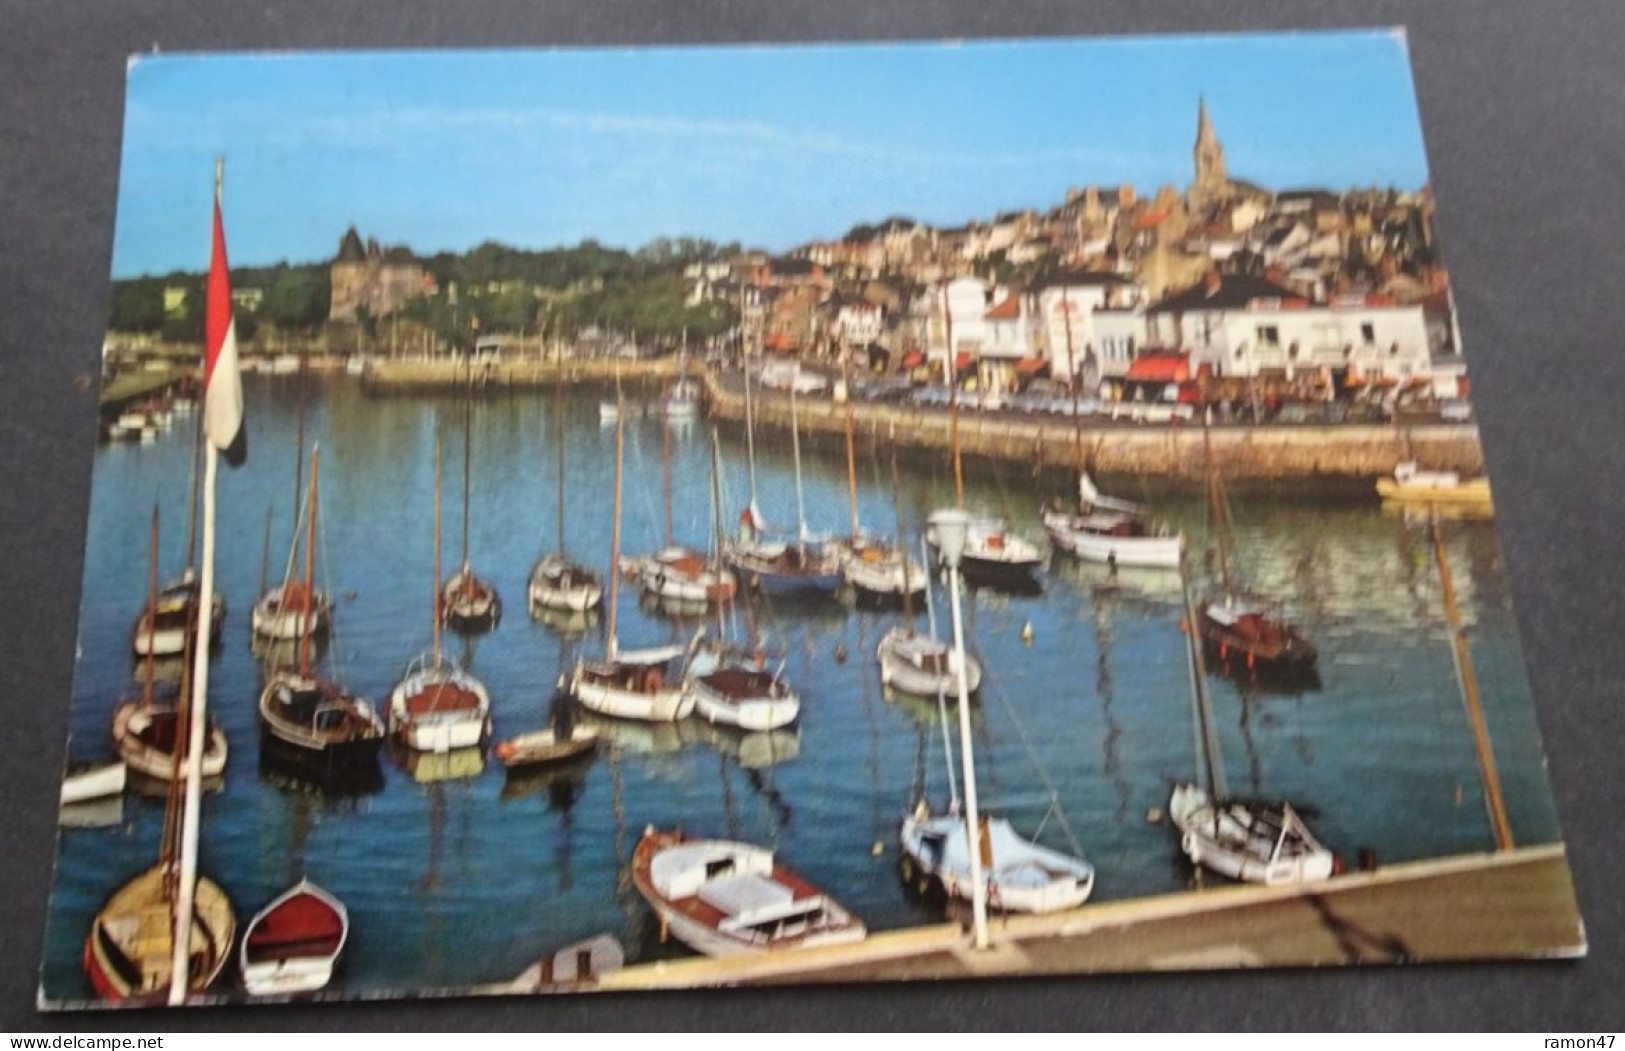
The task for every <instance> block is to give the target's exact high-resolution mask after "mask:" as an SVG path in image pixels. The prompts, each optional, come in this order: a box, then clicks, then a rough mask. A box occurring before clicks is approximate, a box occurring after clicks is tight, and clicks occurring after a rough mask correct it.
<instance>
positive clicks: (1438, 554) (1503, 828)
mask: <svg viewBox="0 0 1625 1051" xmlns="http://www.w3.org/2000/svg"><path fill="white" fill-rule="evenodd" d="M1428 535H1429V536H1430V537H1431V538H1432V540H1433V554H1434V557H1435V558H1436V559H1437V561H1438V563H1439V583H1440V584H1441V585H1442V586H1443V590H1444V611H1445V616H1446V617H1447V618H1448V619H1449V621H1450V656H1451V658H1452V659H1453V661H1454V663H1455V666H1456V682H1457V683H1458V684H1459V685H1460V686H1461V699H1462V703H1463V704H1465V705H1466V707H1467V720H1468V722H1470V723H1471V724H1472V727H1473V746H1474V747H1475V748H1476V749H1477V752H1478V768H1479V774H1480V776H1481V777H1482V778H1483V780H1484V805H1485V807H1486V809H1488V810H1489V817H1490V827H1491V829H1492V830H1493V831H1494V833H1495V849H1496V850H1511V849H1512V847H1513V841H1512V823H1511V822H1510V821H1509V820H1508V819H1507V812H1506V802H1505V800H1504V799H1503V798H1502V796H1501V775H1500V774H1499V773H1498V772H1497V770H1496V767H1495V750H1494V748H1492V747H1491V745H1490V731H1489V728H1488V727H1487V726H1486V725H1485V723H1484V709H1483V707H1482V706H1481V705H1480V704H1479V699H1478V683H1477V681H1476V680H1475V679H1474V677H1473V660H1472V656H1471V655H1470V654H1469V653H1468V650H1467V633H1466V632H1465V631H1463V630H1462V626H1461V611H1460V610H1459V609H1457V607H1456V589H1455V587H1454V585H1452V583H1451V581H1450V564H1449V562H1448V561H1446V559H1445V553H1444V540H1443V538H1442V537H1441V536H1440V534H1439V521H1438V519H1436V518H1430V520H1429V522H1428Z"/></svg>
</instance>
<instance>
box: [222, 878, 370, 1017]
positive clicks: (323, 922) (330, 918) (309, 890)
mask: <svg viewBox="0 0 1625 1051" xmlns="http://www.w3.org/2000/svg"><path fill="white" fill-rule="evenodd" d="M349 935H350V915H349V912H348V911H347V910H346V909H345V908H344V903H343V902H341V901H339V900H338V899H337V898H335V897H333V895H331V894H329V893H328V892H327V891H325V890H323V889H322V888H320V887H318V886H316V884H314V883H312V882H310V881H309V880H308V879H302V880H300V881H299V882H298V883H297V884H296V885H294V886H293V887H290V888H289V889H288V890H286V891H284V892H283V894H282V895H281V896H280V897H278V898H277V899H276V900H275V901H273V902H271V904H269V905H267V906H266V907H265V908H263V909H261V910H260V912H259V913H258V915H256V916H255V917H254V918H253V919H252V920H250V921H249V923H248V929H247V931H246V932H245V933H244V934H243V941H242V946H241V948H240V949H239V950H238V953H237V960H238V965H239V969H240V970H241V972H242V978H243V988H244V989H246V990H248V992H249V994H250V995H253V996H282V995H291V994H294V993H310V992H315V991H316V990H318V989H321V988H323V987H325V986H326V985H327V983H328V982H329V981H331V980H332V977H333V965H334V963H336V962H337V960H338V958H339V954H340V953H341V952H343V951H344V943H345V941H346V940H347V939H348V938H349Z"/></svg>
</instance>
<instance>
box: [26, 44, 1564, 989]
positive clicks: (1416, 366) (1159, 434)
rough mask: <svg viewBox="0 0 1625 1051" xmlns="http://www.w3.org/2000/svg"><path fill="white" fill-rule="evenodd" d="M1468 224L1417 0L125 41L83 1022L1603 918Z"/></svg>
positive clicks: (1122, 959)
mask: <svg viewBox="0 0 1625 1051" xmlns="http://www.w3.org/2000/svg"><path fill="white" fill-rule="evenodd" d="M1433 218H1434V197H1433V190H1432V187H1431V185H1430V183H1429V179H1428V168H1427V159H1426V154H1425V151H1424V147H1423V137H1422V130H1421V123H1420V118H1419V114H1418V109H1417V104H1416V100H1415V95H1414V91H1413V88H1412V82H1411V73H1410V65H1409V55H1408V52H1407V48H1406V42H1405V36H1404V33H1403V31H1402V30H1397V29H1383V30H1367V31H1354V32H1333V33H1313V34H1278V35H1232V36H1213V37H1174V36H1170V37H1148V38H1114V39H1099V40H1088V39H1045V40H1037V39H1034V40H1009V41H985V42H957V43H909V44H866V45H818V46H757V47H688V48H647V49H626V50H536V51H444V52H431V51H422V52H366V53H362V52H354V53H285V54H192V55H188V54H173V55H142V56H138V57H136V58H134V59H132V60H131V62H130V65H129V69H128V93H127V110H126V118H125V134H124V152H123V160H122V172H121V179H120V190H119V202H118V211H117V229H116V235H115V250H114V256H113V261H112V277H113V283H112V288H113V293H112V303H111V305H110V313H109V319H108V325H107V332H106V340H105V345H104V356H103V361H104V366H103V376H102V392H101V439H100V441H99V443H98V445H97V447H96V449H95V450H94V483H93V496H92V502H91V508H90V514H89V522H88V529H87V535H88V540H87V548H86V558H85V576H84V582H83V591H82V599H81V607H80V622H79V646H78V661H77V666H76V671H75V675H74V685H73V694H72V697H71V698H70V699H69V702H70V704H71V727H72V736H71V740H70V742H69V748H68V755H67V769H66V773H65V776H64V780H63V785H62V806H61V822H60V835H59V843H58V851H57V857H56V869H55V877H54V883H53V889H52V894H51V901H50V908H49V916H48V927H47V931H46V937H45V945H44V959H43V962H42V965H41V978H40V1002H41V1003H42V1004H43V1005H46V1006H48V1007H56V1008H67V1007H83V1006H89V1005H105V1006H138V1005H159V1004H182V1003H185V1004H210V1003H225V1002H242V1001H259V1000H284V1001H286V1000H296V999H329V1000H344V999H359V998H367V999H376V998H379V997H407V996H425V995H435V996H441V995H448V994H459V995H516V994H534V993H584V992H589V991H610V990H617V989H620V990H627V989H650V988H657V987H695V986H717V985H727V986H750V985H780V986H782V985H796V984H805V983H820V982H842V983H850V982H871V981H872V982H888V981H902V980H918V979H930V978H947V977H968V976H1010V975H1023V974H1076V975H1090V974H1101V973H1110V972H1125V971H1146V970H1168V969H1185V970H1194V969H1216V968H1237V967H1259V966H1271V967H1278V966H1295V965H1334V964H1377V963H1401V962H1404V963H1425V962H1435V961H1471V960H1491V959H1509V958H1529V957H1562V956H1576V955H1580V954H1582V953H1583V952H1584V951H1585V940H1584V934H1583V929H1582V926H1581V921H1580V916H1579V913H1578V909H1577V906H1576V903H1575V897H1574V892H1573V888H1572V886H1571V881H1570V874H1569V867H1568V861H1567V858H1566V855H1565V850H1564V845H1563V836H1562V832H1561V827H1560V823H1559V820H1558V815H1557V813H1556V810H1555V807H1554V804H1553V801H1552V796H1551V792H1550V789H1549V787H1548V785H1547V781H1546V774H1545V769H1544V760H1543V757H1542V750H1541V742H1540V738H1539V733H1538V728H1537V720H1536V704H1537V703H1538V699H1537V698H1536V697H1534V696H1533V694H1532V692H1531V690H1530V686H1529V681H1528V677H1527V675H1526V673H1525V669H1524V664H1523V657H1522V654H1521V650H1520V645H1519V640H1518V634H1517V628H1516V624H1515V620H1514V617H1513V613H1512V610H1511V605H1510V603H1511V595H1510V590H1509V587H1508V579H1507V572H1506V567H1505V565H1504V563H1503V560H1502V556H1501V551H1500V548H1499V546H1498V543H1497V539H1496V531H1495V517H1494V515H1495V511H1494V502H1493V497H1492V493H1491V482H1490V480H1489V479H1488V478H1487V477H1486V475H1485V470H1484V457H1483V453H1482V449H1481V447H1480V444H1479V438H1478V420H1477V418H1476V415H1475V413H1476V409H1475V405H1474V402H1473V398H1472V387H1471V382H1470V379H1471V377H1470V373H1469V371H1468V368H1467V360H1468V354H1469V352H1468V351H1467V350H1466V348H1465V347H1464V343H1463V338H1462V331H1461V326H1460V325H1458V323H1457V319H1456V315H1455V310H1454V306H1453V300H1452V288H1451V283H1450V278H1449V272H1448V270H1447V269H1446V260H1447V258H1448V256H1447V254H1446V249H1445V247H1444V246H1442V245H1440V244H1439V243H1438V241H1437V239H1436V236H1435V231H1434V222H1433ZM183 976H184V977H183Z"/></svg>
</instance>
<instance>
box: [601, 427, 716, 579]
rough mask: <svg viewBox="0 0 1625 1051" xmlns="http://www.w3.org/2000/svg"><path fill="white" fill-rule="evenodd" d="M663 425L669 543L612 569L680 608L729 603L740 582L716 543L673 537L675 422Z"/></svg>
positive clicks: (662, 460)
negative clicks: (696, 544)
mask: <svg viewBox="0 0 1625 1051" xmlns="http://www.w3.org/2000/svg"><path fill="white" fill-rule="evenodd" d="M616 405H617V414H616V424H617V429H616V432H615V433H616V439H615V441H616V445H617V447H619V445H620V443H621V441H622V437H621V431H620V429H619V421H620V418H621V416H623V415H624V406H623V405H622V402H621V400H620V398H619V396H618V395H617V398H616ZM660 428H661V446H662V451H661V462H662V464H663V466H664V469H665V507H666V546H665V547H663V548H661V549H660V550H659V551H657V552H655V553H654V554H652V555H639V556H629V557H627V558H622V559H617V560H616V561H615V564H614V566H613V567H612V570H611V571H612V572H613V571H614V570H615V569H618V570H619V571H620V572H621V573H622V574H623V575H624V576H626V577H627V579H629V580H632V581H636V582H637V583H638V584H639V585H640V586H641V587H642V588H643V591H644V593H645V594H647V595H648V596H649V597H650V598H652V599H655V600H656V601H657V602H659V603H661V604H668V605H672V606H675V607H677V608H679V609H681V608H683V607H689V608H693V609H701V608H704V607H709V606H711V605H714V604H716V603H719V602H727V601H728V600H729V599H732V598H733V597H734V594H735V593H736V592H737V591H738V590H739V582H738V579H737V578H736V577H735V576H734V574H733V572H732V571H731V570H730V569H728V567H727V566H726V565H724V564H723V560H722V558H721V557H720V554H719V552H718V551H717V550H716V545H715V544H713V550H712V551H711V553H709V554H701V553H700V552H698V551H695V550H692V549H691V548H687V547H683V546H681V545H679V544H677V543H675V541H674V540H673V539H672V537H673V531H672V508H671V502H672V494H671V489H672V478H671V421H670V420H669V419H667V418H666V417H665V416H664V415H662V417H661V420H660ZM714 532H715V530H713V533H714ZM714 539H715V538H714V536H713V541H714Z"/></svg>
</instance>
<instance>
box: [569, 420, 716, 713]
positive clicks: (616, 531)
mask: <svg viewBox="0 0 1625 1051" xmlns="http://www.w3.org/2000/svg"><path fill="white" fill-rule="evenodd" d="M616 401H617V406H618V407H619V406H620V404H621V402H620V399H619V398H617V399H616ZM624 416H625V414H624V413H623V412H619V411H618V412H617V413H616V417H615V504H614V513H613V519H614V520H613V525H612V528H611V532H610V538H611V539H610V556H609V562H610V567H611V583H610V585H609V637H608V641H607V642H606V643H605V647H604V658H603V660H598V661H588V660H579V661H577V662H576V666H575V670H574V671H573V672H572V673H571V675H570V680H569V690H570V695H571V696H572V697H574V698H575V699H576V700H577V701H578V702H579V703H580V704H581V706H582V707H583V708H586V709H587V710H588V711H592V712H597V713H598V714H600V715H609V716H614V717H615V718H618V719H636V720H640V721H643V722H671V721H673V720H677V719H682V718H685V717H686V716H688V714H689V713H690V712H692V711H693V710H694V696H693V694H691V693H690V692H689V691H688V690H687V689H685V688H684V685H683V681H682V677H681V676H680V675H674V674H672V662H673V661H674V660H676V659H677V658H678V657H680V656H682V655H683V648H682V647H681V646H665V647H660V648H657V649H646V650H627V651H625V652H624V653H623V652H621V651H620V649H619V645H618V641H617V639H616V637H615V629H616V614H617V612H618V611H619V606H620V590H621V589H620V586H619V583H620V582H619V578H618V577H616V576H615V573H614V570H615V567H616V566H618V565H619V564H620V554H621V472H622V452H623V446H624V445H625V436H626V421H625V418H624Z"/></svg>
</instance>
